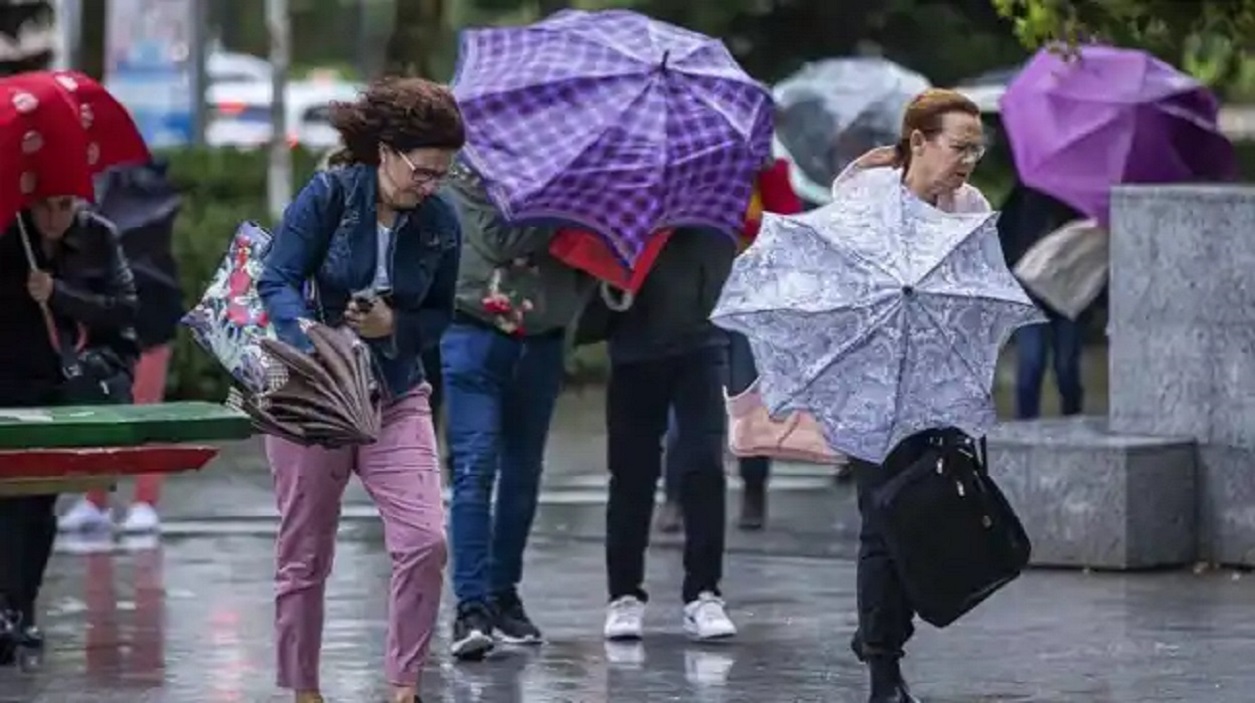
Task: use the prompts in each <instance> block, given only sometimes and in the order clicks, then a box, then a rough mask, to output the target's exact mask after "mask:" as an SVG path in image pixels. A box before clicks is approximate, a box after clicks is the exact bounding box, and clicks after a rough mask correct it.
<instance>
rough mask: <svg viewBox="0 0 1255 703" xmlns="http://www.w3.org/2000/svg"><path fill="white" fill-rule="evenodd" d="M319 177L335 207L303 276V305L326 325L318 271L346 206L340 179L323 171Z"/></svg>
mask: <svg viewBox="0 0 1255 703" xmlns="http://www.w3.org/2000/svg"><path fill="white" fill-rule="evenodd" d="M320 175H321V176H322V177H323V178H326V179H327V180H328V181H330V183H331V191H332V194H333V197H332V202H333V203H334V204H335V206H337V207H335V209H334V210H333V211H332V216H331V217H328V218H327V222H328V223H329V224H327V225H326V226H325V228H324V229H325V232H324V234H325V235H326V236H325V237H324V241H323V247H322V251H321V252H319V254H318V258H317V259H316V263H315V264H314V266H313V267H312V268H311V269H310V271H309V272H308V273H307V274H306V276H305V290H304V295H305V303H306V304H307V305H309V306H310V308H311V309H313V310H314V315H315V316H316V317H317V318H318V321H319V322H323V323H326V321H327V319H326V318H327V315H326V311H325V310H324V309H323V305H322V295H321V293H320V292H319V290H318V269H320V268H322V265H323V263H324V262H325V261H326V260H327V252H329V251H331V240H332V239H334V238H335V234H336V230H337V229H338V228H339V227H340V221H341V220H343V219H344V211H345V210H347V209H348V205H347V204H346V203H345V202H344V200H345V191H344V185H343V184H342V183H340V179H339V178H338V177H337V176H336V175H335V174H332V173H331V172H330V171H323V172H322V173H321V174H320Z"/></svg>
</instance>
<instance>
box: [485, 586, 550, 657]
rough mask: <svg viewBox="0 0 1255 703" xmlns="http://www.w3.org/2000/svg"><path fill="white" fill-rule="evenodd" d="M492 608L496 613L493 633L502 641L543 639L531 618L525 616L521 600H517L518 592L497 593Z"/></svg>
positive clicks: (539, 641) (522, 641) (535, 640)
mask: <svg viewBox="0 0 1255 703" xmlns="http://www.w3.org/2000/svg"><path fill="white" fill-rule="evenodd" d="M493 608H494V610H496V613H497V619H496V628H495V634H496V635H497V637H499V638H501V641H502V642H505V643H506V644H540V643H541V642H543V641H544V637H542V636H541V634H540V628H538V627H536V625H535V623H533V622H532V619H531V618H529V617H527V611H525V610H523V601H521V600H519V597H518V594H516V593H503V594H500V595H498V596H497V597H496V598H494V599H493Z"/></svg>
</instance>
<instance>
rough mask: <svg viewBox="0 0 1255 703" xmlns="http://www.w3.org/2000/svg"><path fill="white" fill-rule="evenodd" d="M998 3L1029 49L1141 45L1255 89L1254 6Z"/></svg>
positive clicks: (1065, 0) (1107, 0)
mask: <svg viewBox="0 0 1255 703" xmlns="http://www.w3.org/2000/svg"><path fill="white" fill-rule="evenodd" d="M991 1H992V3H993V5H994V7H995V8H996V9H997V10H998V12H999V14H1001V15H1002V16H1003V17H1006V18H1008V19H1010V20H1012V21H1013V22H1014V25H1015V34H1016V36H1017V37H1019V39H1020V41H1022V42H1023V43H1024V44H1025V45H1027V46H1029V47H1030V48H1037V47H1040V46H1043V45H1048V44H1051V43H1053V42H1060V43H1061V44H1062V45H1063V46H1066V47H1072V46H1075V45H1076V44H1077V43H1079V42H1084V41H1089V40H1099V41H1104V42H1108V43H1112V44H1117V45H1121V46H1137V47H1141V48H1145V49H1146V50H1148V51H1151V52H1152V53H1155V54H1156V55H1158V56H1160V57H1161V58H1163V59H1164V60H1166V61H1169V62H1171V63H1173V64H1176V65H1179V66H1181V67H1182V68H1184V69H1185V70H1187V71H1189V72H1190V73H1192V74H1194V75H1195V76H1196V77H1198V78H1199V79H1200V80H1202V81H1204V82H1206V83H1208V84H1210V85H1213V86H1216V87H1218V88H1221V89H1230V90H1233V89H1237V90H1243V89H1246V90H1249V89H1250V88H1252V87H1255V65H1253V61H1255V57H1253V53H1255V0H1193V2H1186V1H1184V0H991Z"/></svg>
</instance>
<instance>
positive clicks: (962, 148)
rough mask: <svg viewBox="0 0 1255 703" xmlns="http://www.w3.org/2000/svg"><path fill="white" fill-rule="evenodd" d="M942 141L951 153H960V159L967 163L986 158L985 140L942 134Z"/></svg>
mask: <svg viewBox="0 0 1255 703" xmlns="http://www.w3.org/2000/svg"><path fill="white" fill-rule="evenodd" d="M941 141H942V142H943V143H944V144H945V145H946V147H947V148H948V149H950V151H951V153H954V154H956V155H958V157H959V160H960V161H963V162H965V163H971V164H975V163H977V162H978V161H980V160H981V159H983V158H985V144H984V142H970V141H965V140H962V139H955V138H952V137H948V136H945V135H942V137H941Z"/></svg>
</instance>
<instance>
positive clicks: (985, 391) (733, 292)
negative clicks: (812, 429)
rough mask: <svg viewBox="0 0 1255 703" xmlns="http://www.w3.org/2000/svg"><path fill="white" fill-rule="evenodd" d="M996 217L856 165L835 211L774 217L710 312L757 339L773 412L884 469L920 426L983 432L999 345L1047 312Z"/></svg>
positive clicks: (891, 173)
mask: <svg viewBox="0 0 1255 703" xmlns="http://www.w3.org/2000/svg"><path fill="white" fill-rule="evenodd" d="M994 219H995V217H994V215H993V214H992V213H985V214H946V213H943V212H941V211H939V210H936V209H934V208H932V207H930V206H928V205H926V204H924V203H923V202H922V201H920V200H918V199H917V198H915V197H914V196H913V195H911V194H910V193H908V192H907V191H906V190H905V189H904V188H903V187H902V185H901V183H900V172H899V171H897V170H894V169H887V168H879V169H869V170H866V171H863V172H860V173H858V174H857V175H854V176H852V177H850V178H849V179H846V180H844V181H842V183H841V184H840V185H838V187H837V198H836V201H835V202H834V203H833V204H831V205H828V206H825V207H823V208H820V209H818V210H814V211H812V212H810V213H807V214H805V215H799V216H792V217H782V216H772V215H768V216H767V217H766V218H765V220H764V223H763V229H762V232H760V233H759V235H758V239H757V240H756V241H755V242H754V244H753V245H752V246H751V247H750V248H749V249H748V250H747V251H746V252H745V253H744V254H742V255H741V256H740V257H739V258H738V259H737V261H736V263H735V264H734V265H733V269H732V275H731V277H730V278H729V279H728V282H727V284H726V285H725V286H724V289H723V294H722V296H721V298H720V300H719V304H718V305H717V306H716V308H715V311H714V313H713V315H712V319H713V320H714V321H715V323H716V324H718V325H719V326H721V327H724V328H726V329H729V330H733V331H736V332H741V333H743V334H745V335H746V336H747V337H748V338H749V341H750V345H751V347H752V348H753V351H754V360H755V362H756V363H757V365H758V369H759V372H760V373H761V379H762V380H761V382H762V392H763V399H764V401H765V402H766V404H767V407H768V409H769V410H770V411H771V412H772V413H773V414H780V413H784V412H788V411H791V410H804V411H808V412H810V413H811V414H812V415H813V416H814V417H815V418H816V419H817V420H818V421H819V423H820V425H821V427H822V428H823V431H824V435H825V437H826V439H827V440H828V442H829V443H830V444H831V445H832V447H833V448H835V449H837V450H838V451H841V452H844V453H846V454H849V455H851V456H855V457H859V458H861V459H865V460H868V461H872V462H877V463H879V462H880V461H882V460H883V459H884V458H885V456H887V455H888V453H889V452H890V450H892V448H893V447H894V446H895V445H896V444H897V443H898V442H899V441H901V440H902V439H904V438H906V437H908V436H910V435H912V434H915V433H916V432H919V431H921V430H925V429H930V428H937V427H958V428H960V429H962V430H964V431H966V432H968V433H970V434H972V435H980V434H983V433H984V432H985V431H986V430H987V429H988V428H989V427H990V426H991V425H992V424H993V423H994V421H995V414H994V404H993V397H992V388H993V380H994V370H995V366H996V363H997V359H998V352H999V350H1000V349H1001V347H1002V345H1003V344H1004V343H1005V342H1006V340H1007V339H1008V338H1009V336H1010V334H1011V332H1012V331H1014V330H1015V329H1016V328H1017V327H1020V326H1022V325H1024V324H1028V323H1032V322H1037V321H1040V320H1042V319H1043V318H1042V316H1041V313H1040V312H1039V311H1038V310H1037V308H1035V307H1034V306H1033V304H1032V303H1031V302H1030V301H1029V299H1028V296H1027V295H1026V294H1025V293H1024V290H1023V289H1022V288H1021V287H1020V285H1019V283H1018V282H1017V281H1016V280H1015V278H1014V277H1013V276H1012V274H1011V272H1010V271H1009V270H1008V269H1007V266H1006V262H1005V261H1004V260H1003V255H1002V250H1001V247H999V245H998V235H997V230H996V228H995V226H994Z"/></svg>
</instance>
